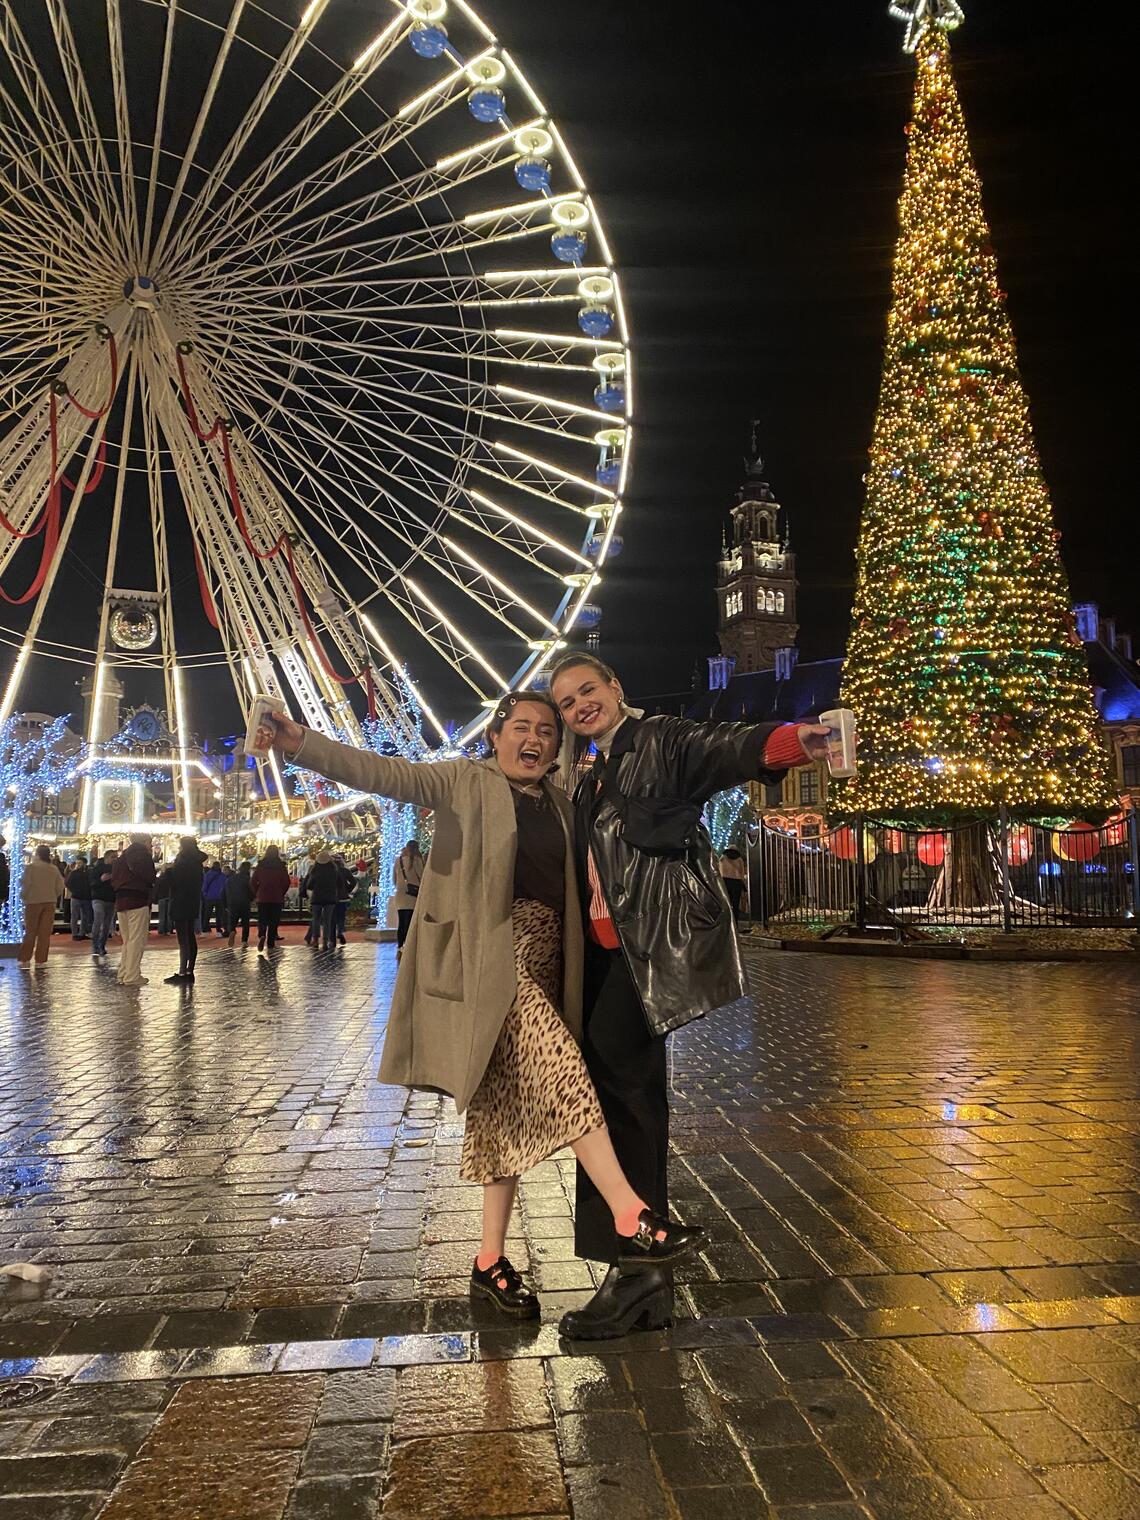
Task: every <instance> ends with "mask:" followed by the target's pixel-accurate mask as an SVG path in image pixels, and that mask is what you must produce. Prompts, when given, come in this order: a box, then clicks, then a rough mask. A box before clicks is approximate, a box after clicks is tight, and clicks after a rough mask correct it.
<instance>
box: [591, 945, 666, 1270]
mask: <svg viewBox="0 0 1140 1520" xmlns="http://www.w3.org/2000/svg"><path fill="white" fill-rule="evenodd" d="M585 973H586V974H585V984H584V987H583V1038H582V1054H583V1055H584V1056H585V1058H586V1068H587V1070H588V1071H589V1073H590V1077H591V1079H592V1080H593V1083H594V1086H595V1087H596V1088H597V1090H598V1098H599V1099H600V1101H601V1105H602V1113H603V1114H604V1115H605V1118H606V1124H607V1125H608V1127H609V1132H610V1139H611V1140H612V1141H613V1146H614V1150H615V1151H616V1152H617V1158H618V1160H619V1161H620V1162H621V1165H622V1168H623V1170H624V1171H625V1174H626V1176H627V1177H628V1178H629V1181H630V1185H631V1186H632V1187H633V1188H634V1190H635V1191H636V1192H637V1193H639V1194H640V1195H641V1197H642V1198H643V1199H644V1200H645V1201H646V1203H648V1204H649V1206H650V1208H652V1209H653V1211H654V1213H656V1214H661V1215H662V1216H664V1215H666V1214H668V1212H669V1208H668V1203H669V1199H668V1186H669V1185H668V1178H667V1162H668V1155H669V1091H668V1076H667V1067H666V1061H665V1038H666V1037H665V1036H664V1035H654V1034H650V1032H649V1026H648V1025H647V1024H646V1022H645V1014H644V1013H643V1012H642V1008H641V1000H640V999H639V998H638V996H637V991H636V989H635V987H634V985H633V981H632V979H631V977H630V974H629V971H628V969H627V967H626V964H625V958H624V957H623V955H622V953H621V951H620V950H603V949H601V948H600V946H598V945H594V944H591V943H590V942H589V941H587V943H586V967H585ZM574 1249H575V1251H576V1252H577V1254H578V1255H579V1256H584V1257H586V1258H587V1259H588V1260H590V1261H605V1262H609V1263H611V1264H613V1263H614V1262H615V1261H616V1259H617V1247H616V1241H615V1239H614V1221H613V1215H612V1214H611V1213H610V1210H609V1207H608V1205H607V1204H606V1202H605V1200H604V1199H603V1198H602V1196H601V1194H600V1193H599V1192H598V1190H597V1188H596V1187H595V1186H594V1184H593V1183H592V1182H591V1181H590V1179H589V1177H587V1176H586V1174H585V1172H584V1171H583V1170H582V1167H581V1165H580V1164H579V1166H578V1188H577V1203H576V1208H575V1215H574Z"/></svg>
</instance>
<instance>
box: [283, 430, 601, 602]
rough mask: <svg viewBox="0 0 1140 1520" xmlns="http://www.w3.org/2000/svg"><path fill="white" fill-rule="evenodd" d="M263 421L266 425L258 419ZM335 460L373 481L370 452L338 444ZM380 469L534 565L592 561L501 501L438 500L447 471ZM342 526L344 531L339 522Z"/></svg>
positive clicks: (476, 495) (476, 497)
mask: <svg viewBox="0 0 1140 1520" xmlns="http://www.w3.org/2000/svg"><path fill="white" fill-rule="evenodd" d="M278 416H279V418H280V419H281V420H282V421H286V422H288V424H289V425H290V427H291V429H293V430H294V431H296V430H297V429H300V430H301V431H302V432H305V433H311V435H312V436H314V437H321V436H322V434H321V430H320V429H319V428H318V427H317V426H316V425H313V424H306V423H304V421H303V419H302V418H301V417H300V416H299V415H298V414H297V413H295V412H284V411H281V412H279V413H278ZM263 426H265V425H264V424H263ZM265 430H266V431H267V432H268V433H269V436H270V438H271V440H273V441H274V442H275V445H276V448H277V449H279V450H280V452H281V453H282V454H284V455H292V456H293V457H294V458H297V459H303V458H305V454H304V445H303V444H301V445H299V447H298V448H297V449H294V446H293V445H292V444H290V443H288V442H286V441H285V440H284V438H283V435H282V434H281V432H280V431H279V430H276V429H269V428H268V427H266V429H265ZM271 452H272V451H271ZM338 460H339V462H340V464H341V466H342V469H343V468H344V467H345V466H346V465H350V466H352V470H353V473H354V476H355V479H356V480H357V481H358V483H359V485H360V486H361V487H363V488H364V489H365V490H368V488H369V487H371V488H374V487H375V484H376V471H377V466H376V464H375V462H374V461H373V460H372V459H371V458H370V457H369V456H367V455H366V454H362V453H360V452H359V451H358V450H353V449H351V448H350V447H349V448H346V447H344V446H341V447H340V448H339V449H338ZM380 475H381V477H382V478H384V479H390V480H391V481H392V483H393V485H398V486H400V487H401V488H402V489H403V491H404V493H405V496H406V492H407V490H408V489H411V490H412V491H413V492H415V493H416V494H418V495H421V496H422V498H423V500H424V502H425V504H426V505H427V506H429V507H430V508H432V509H434V510H435V511H436V512H438V511H439V510H440V509H441V508H442V510H444V511H446V512H447V514H448V515H449V516H451V517H453V518H454V519H455V520H456V521H457V522H459V523H462V524H463V525H465V526H467V527H468V528H471V529H473V530H474V531H475V532H477V533H480V534H482V535H484V536H486V537H488V538H490V539H492V540H495V541H496V542H501V543H502V544H503V546H504V547H506V548H508V549H510V550H511V552H513V553H515V554H517V555H518V556H519V557H520V558H521V559H523V560H525V561H526V562H527V564H528V565H530V566H531V567H532V568H535V569H539V570H541V571H543V572H545V573H546V574H547V575H550V576H553V577H554V578H555V579H558V580H560V581H562V580H563V578H564V577H563V573H562V572H560V571H558V570H556V569H554V568H552V567H550V566H548V565H547V564H546V563H545V560H544V559H543V558H542V557H541V556H542V555H543V554H544V553H548V552H551V551H554V552H557V553H559V554H560V555H561V556H563V557H564V558H565V559H568V560H570V561H571V563H572V564H574V565H575V566H577V567H580V570H579V571H577V572H575V573H580V572H581V571H587V572H589V571H592V569H593V566H592V562H591V561H590V560H589V559H587V558H586V556H585V555H583V554H581V553H579V551H578V550H576V549H574V548H572V547H571V546H570V545H569V544H566V543H564V542H563V541H562V540H561V539H559V538H557V537H556V536H555V535H553V534H551V533H548V532H547V531H546V530H544V529H542V528H539V527H538V526H537V525H536V524H534V523H531V522H530V521H528V519H526V518H525V517H522V516H520V515H519V514H518V513H516V512H511V511H510V510H509V509H507V508H505V507H502V506H501V505H499V504H498V503H497V502H494V501H492V500H491V498H489V497H487V496H485V495H483V494H482V493H480V492H471V493H469V502H468V508H467V510H468V512H470V514H471V515H470V516H468V515H466V513H463V512H460V511H459V510H458V509H457V508H456V507H455V506H454V504H453V503H451V502H449V501H446V500H444V501H441V500H440V498H439V496H438V495H436V494H434V493H435V491H438V490H441V489H443V488H446V486H447V485H448V484H449V477H448V476H447V475H446V473H445V472H444V471H442V470H436V469H431V470H430V472H429V475H428V480H429V482H430V485H429V486H427V487H425V486H421V485H416V484H415V483H412V482H410V481H409V480H408V478H407V476H406V475H395V474H394V473H393V472H391V471H389V470H388V469H386V468H385V467H383V466H381V467H380ZM311 478H312V475H311V472H310V479H311ZM433 488H434V489H433ZM357 506H358V507H359V508H361V509H362V510H364V511H367V512H369V514H370V515H375V516H378V518H379V520H381V521H385V522H387V519H386V518H385V517H384V516H383V515H382V514H376V513H375V511H374V509H373V508H372V507H371V506H370V505H368V503H367V498H366V497H360V496H357ZM415 516H416V520H417V522H418V523H419V524H420V525H421V526H422V527H423V529H424V530H425V531H428V532H434V531H435V530H434V529H433V528H430V527H429V525H428V524H427V523H426V522H425V521H424V519H422V518H421V517H420V516H419V514H415ZM330 531H331V529H330ZM341 531H342V532H343V528H342V530H341ZM504 535H506V536H504ZM388 568H394V567H393V566H391V562H388Z"/></svg>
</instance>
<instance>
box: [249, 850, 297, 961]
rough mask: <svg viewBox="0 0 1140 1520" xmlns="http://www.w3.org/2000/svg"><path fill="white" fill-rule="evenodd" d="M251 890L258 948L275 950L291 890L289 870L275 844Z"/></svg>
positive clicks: (260, 864)
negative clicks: (255, 911) (284, 907)
mask: <svg viewBox="0 0 1140 1520" xmlns="http://www.w3.org/2000/svg"><path fill="white" fill-rule="evenodd" d="M250 886H251V887H252V888H253V896H254V899H255V901H256V902H257V948H258V949H259V950H265V949H266V948H268V949H270V950H274V949H276V948H277V941H278V934H277V928H278V925H279V924H280V922H281V909H282V906H283V905H284V902H285V894H286V892H288V890H289V868H288V866H287V865H286V864H285V862H284V861H283V860H282V859H281V851H280V850H279V849H278V848H277V846H276V845H275V844H270V845H266V847H265V854H264V855H263V856H262V857H261V859H260V860H259V861H258V863H257V868H256V870H255V871H254V873H253V875H252V876H251V877H250Z"/></svg>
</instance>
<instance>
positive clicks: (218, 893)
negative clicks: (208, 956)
mask: <svg viewBox="0 0 1140 1520" xmlns="http://www.w3.org/2000/svg"><path fill="white" fill-rule="evenodd" d="M215 921H216V927H217V932H218V933H219V934H225V932H226V929H225V922H226V877H225V873H224V871H223V870H222V863H221V861H220V860H215V861H212V862H211V864H210V865H209V867H208V868H207V870H206V874H205V875H204V876H203V877H202V933H203V934H209V932H210V925H211V924H212V923H215Z"/></svg>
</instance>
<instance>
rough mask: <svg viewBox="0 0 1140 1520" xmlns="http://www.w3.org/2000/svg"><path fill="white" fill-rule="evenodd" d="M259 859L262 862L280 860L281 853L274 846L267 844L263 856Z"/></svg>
mask: <svg viewBox="0 0 1140 1520" xmlns="http://www.w3.org/2000/svg"><path fill="white" fill-rule="evenodd" d="M261 858H262V860H280V859H281V851H280V850H279V849H278V848H277V846H276V845H275V844H267V845H266V846H265V854H264V855H263V856H262V857H261Z"/></svg>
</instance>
